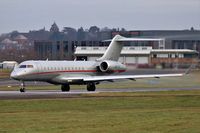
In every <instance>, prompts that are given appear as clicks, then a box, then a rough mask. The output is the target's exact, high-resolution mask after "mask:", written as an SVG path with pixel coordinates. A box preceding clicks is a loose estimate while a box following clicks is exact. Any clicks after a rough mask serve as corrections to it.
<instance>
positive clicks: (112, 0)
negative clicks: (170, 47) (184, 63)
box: [0, 0, 200, 34]
mask: <svg viewBox="0 0 200 133" xmlns="http://www.w3.org/2000/svg"><path fill="white" fill-rule="evenodd" d="M54 22H56V23H57V25H58V26H59V28H60V29H61V30H62V28H63V27H74V28H79V27H83V28H84V29H88V28H89V27H90V26H94V25H96V26H98V27H100V28H103V27H109V28H118V27H119V28H122V27H123V28H125V29H127V30H182V29H190V27H194V28H195V29H199V30H200V0H0V34H1V33H8V32H11V31H14V30H18V31H20V32H28V31H29V30H39V29H42V28H43V27H45V28H46V30H49V28H50V27H51V25H52V24H53V23H54Z"/></svg>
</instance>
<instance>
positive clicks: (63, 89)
mask: <svg viewBox="0 0 200 133" xmlns="http://www.w3.org/2000/svg"><path fill="white" fill-rule="evenodd" d="M61 90H62V92H68V91H69V90H70V86H69V85H68V84H67V85H62V86H61Z"/></svg>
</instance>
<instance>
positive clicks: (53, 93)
mask: <svg viewBox="0 0 200 133" xmlns="http://www.w3.org/2000/svg"><path fill="white" fill-rule="evenodd" d="M181 90H200V88H195V87H194V88H129V89H128V88H127V89H97V90H96V91H94V92H88V91H86V90H72V91H70V92H61V91H59V90H39V91H38V90H37V91H36V90H34V91H33V90H31V91H28V90H27V91H26V92H25V93H21V92H19V91H0V100H9V99H55V98H81V97H84V96H83V95H82V94H95V93H117V92H158V91H181Z"/></svg>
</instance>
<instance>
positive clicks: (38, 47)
mask: <svg viewBox="0 0 200 133" xmlns="http://www.w3.org/2000/svg"><path fill="white" fill-rule="evenodd" d="M90 34H91V33H88V34H86V33H84V37H78V35H77V38H76V37H75V35H74V37H73V39H72V38H70V39H67V37H63V36H64V35H63V34H60V36H62V37H59V35H58V36H56V37H54V39H50V40H36V41H35V42H34V49H35V52H36V55H37V58H38V59H47V58H48V59H53V60H55V59H56V60H63V59H65V60H73V59H74V57H75V55H76V53H74V52H75V49H76V48H77V47H94V48H96V47H107V46H108V45H109V43H110V42H107V41H103V40H107V39H111V38H113V37H114V36H115V35H116V34H120V35H122V36H125V37H147V38H155V39H160V41H145V42H143V41H137V42H126V43H124V46H125V47H151V48H152V49H153V50H154V49H155V50H156V49H158V50H162V49H174V51H178V50H177V49H180V50H182V49H190V50H194V51H197V52H200V31H196V30H167V31H166V30H148V31H107V32H103V31H102V32H101V31H99V32H98V34H95V37H94V36H92V37H90ZM180 50H179V51H180Z"/></svg>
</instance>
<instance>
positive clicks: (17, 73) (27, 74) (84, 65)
mask: <svg viewBox="0 0 200 133" xmlns="http://www.w3.org/2000/svg"><path fill="white" fill-rule="evenodd" d="M98 65H99V62H96V61H25V62H22V63H21V64H19V65H18V67H15V68H14V70H13V72H12V73H11V77H12V78H14V79H16V80H20V81H45V82H49V83H53V84H64V83H63V82H62V81H60V80H59V78H60V77H69V78H74V79H75V77H84V76H97V75H108V74H110V73H102V72H99V71H98V69H97V66H98ZM123 71H125V67H121V68H119V67H118V68H116V69H114V70H113V71H112V73H114V72H123ZM74 82H76V80H74ZM74 82H73V83H74ZM78 82H80V81H78Z"/></svg>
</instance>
